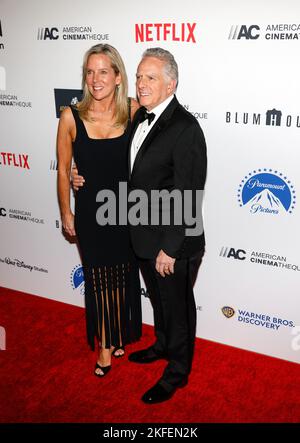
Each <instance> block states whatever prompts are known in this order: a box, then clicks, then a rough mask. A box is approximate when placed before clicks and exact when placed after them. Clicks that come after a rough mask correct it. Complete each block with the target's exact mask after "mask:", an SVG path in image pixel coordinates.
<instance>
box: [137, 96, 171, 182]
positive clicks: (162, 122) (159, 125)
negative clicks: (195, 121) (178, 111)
mask: <svg viewBox="0 0 300 443" xmlns="http://www.w3.org/2000/svg"><path fill="white" fill-rule="evenodd" d="M177 106H178V101H177V98H176V97H175V96H174V98H173V100H172V101H171V102H170V103H169V105H168V106H167V107H166V109H165V110H164V112H163V113H162V114H161V116H160V117H159V119H158V120H157V122H156V123H155V124H154V125H153V127H152V128H151V130H150V132H149V134H147V137H146V138H145V140H144V141H143V143H142V145H141V147H140V149H139V151H138V153H137V155H136V158H135V161H134V164H133V169H132V172H131V174H130V175H132V174H133V173H134V172H135V170H136V169H137V168H138V166H139V164H140V162H141V160H142V158H143V156H144V154H145V152H146V151H147V149H148V148H149V146H150V145H151V142H152V140H153V139H154V137H156V136H157V134H159V132H160V131H161V130H162V129H163V128H164V127H165V126H166V125H167V123H168V122H169V120H170V118H171V117H172V114H173V112H174V110H175V108H176V107H177ZM140 109H141V108H140ZM142 112H144V111H142ZM138 125H139V121H138V118H137V124H136V126H135V127H134V128H133V131H132V134H131V137H130V143H129V165H130V156H131V144H132V140H133V137H134V134H135V132H136V129H137V127H138ZM129 171H130V168H129Z"/></svg>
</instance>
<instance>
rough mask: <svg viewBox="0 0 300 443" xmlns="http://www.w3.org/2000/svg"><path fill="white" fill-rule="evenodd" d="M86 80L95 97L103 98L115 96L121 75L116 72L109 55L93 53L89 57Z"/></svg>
mask: <svg viewBox="0 0 300 443" xmlns="http://www.w3.org/2000/svg"><path fill="white" fill-rule="evenodd" d="M85 81H86V84H87V87H88V89H89V91H90V93H91V94H92V96H93V98H94V99H95V100H103V99H105V98H110V97H113V96H114V93H115V89H116V86H117V85H119V84H120V83H121V75H120V74H116V73H115V71H114V70H113V68H112V66H111V61H110V58H109V57H108V56H107V55H105V54H92V55H90V56H89V58H88V62H87V67H86V78H85Z"/></svg>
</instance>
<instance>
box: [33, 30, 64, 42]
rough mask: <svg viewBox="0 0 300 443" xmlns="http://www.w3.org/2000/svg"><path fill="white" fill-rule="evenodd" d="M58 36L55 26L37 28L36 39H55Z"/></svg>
mask: <svg viewBox="0 0 300 443" xmlns="http://www.w3.org/2000/svg"><path fill="white" fill-rule="evenodd" d="M58 38H59V35H58V29H57V28H39V29H38V40H47V39H49V40H57V39H58Z"/></svg>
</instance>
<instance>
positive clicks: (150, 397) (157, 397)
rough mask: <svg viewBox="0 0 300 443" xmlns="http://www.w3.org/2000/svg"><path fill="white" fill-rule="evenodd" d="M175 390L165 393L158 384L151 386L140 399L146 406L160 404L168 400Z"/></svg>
mask: <svg viewBox="0 0 300 443" xmlns="http://www.w3.org/2000/svg"><path fill="white" fill-rule="evenodd" d="M175 391H176V388H174V389H172V390H171V391H167V390H166V389H165V388H164V387H163V386H162V385H161V384H160V383H156V385H154V386H152V388H150V389H149V390H148V391H147V392H145V394H144V395H143V397H142V401H143V402H144V403H147V404H153V403H161V402H163V401H167V400H169V399H170V398H171V397H172V396H173V394H174V393H175Z"/></svg>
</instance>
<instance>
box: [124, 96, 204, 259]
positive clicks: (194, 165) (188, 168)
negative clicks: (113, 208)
mask: <svg viewBox="0 0 300 443" xmlns="http://www.w3.org/2000/svg"><path fill="white" fill-rule="evenodd" d="M143 112H145V108H143V107H142V108H140V109H139V110H138V111H137V112H136V115H135V117H134V119H133V122H132V132H131V137H130V141H129V155H128V164H129V171H130V153H131V143H132V140H133V137H134V134H135V131H136V129H137V127H138V125H139V119H140V115H141V113H143ZM206 166H207V160H206V144H205V139H204V135H203V132H202V130H201V128H200V126H199V123H198V122H197V120H196V119H195V117H193V116H192V115H191V114H190V113H189V112H188V111H186V110H185V109H184V108H183V107H182V106H181V105H180V104H179V102H178V101H177V99H176V97H175V96H174V98H173V100H172V101H171V102H170V104H169V105H168V106H167V108H166V109H165V111H164V112H163V113H162V114H161V116H160V117H159V119H158V120H157V122H156V123H155V124H154V126H153V127H152V128H151V130H150V132H149V134H148V135H147V137H146V138H145V140H144V142H143V143H142V146H141V147H140V149H139V151H138V153H137V156H136V159H135V162H134V165H133V169H132V172H131V173H130V174H129V191H133V190H135V189H140V190H143V191H144V192H145V194H146V195H147V196H148V205H147V206H148V215H149V220H150V213H151V211H152V210H153V211H154V212H155V211H157V207H156V208H154V207H153V204H152V203H151V200H150V196H151V190H158V191H161V190H163V189H166V190H168V191H169V192H171V191H172V190H174V189H177V190H180V191H183V190H193V191H195V190H203V189H204V183H205V178H206ZM133 206H135V204H134V205H133ZM141 206H142V205H141ZM144 209H146V208H144ZM193 209H194V210H195V199H194V200H193ZM159 211H160V209H159ZM169 211H170V221H171V224H170V225H165V224H163V223H162V220H161V219H160V221H159V224H158V225H153V224H152V225H151V224H148V225H143V224H138V225H136V226H132V224H130V234H131V241H132V245H133V249H134V251H135V253H136V255H137V256H138V257H141V258H146V259H155V258H156V257H157V254H158V253H159V251H160V249H162V250H164V252H165V253H166V254H168V255H169V256H171V257H174V258H177V259H178V258H186V257H191V256H193V255H195V254H197V253H198V252H200V251H201V249H203V248H204V233H203V230H202V232H201V234H200V235H197V236H186V228H187V227H188V226H187V225H186V224H185V222H184V217H182V219H183V220H182V224H181V225H177V224H174V223H172V221H173V216H174V207H173V206H172V205H170V210H169ZM161 215H162V214H161V211H160V216H161ZM194 215H195V214H194ZM129 223H130V220H129ZM189 227H190V226H189Z"/></svg>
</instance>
